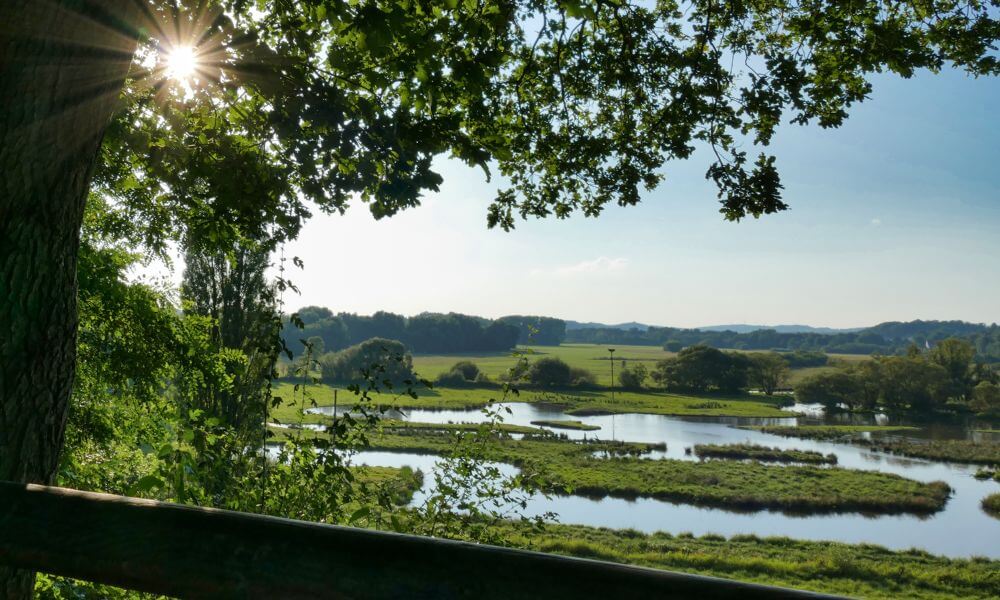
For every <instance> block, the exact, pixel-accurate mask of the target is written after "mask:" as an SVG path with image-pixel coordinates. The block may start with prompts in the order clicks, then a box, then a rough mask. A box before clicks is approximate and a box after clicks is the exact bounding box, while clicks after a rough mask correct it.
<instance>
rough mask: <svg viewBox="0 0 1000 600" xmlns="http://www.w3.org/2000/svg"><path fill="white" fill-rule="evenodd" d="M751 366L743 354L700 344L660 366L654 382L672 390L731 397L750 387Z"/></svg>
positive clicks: (657, 367) (657, 366)
mask: <svg viewBox="0 0 1000 600" xmlns="http://www.w3.org/2000/svg"><path fill="white" fill-rule="evenodd" d="M749 363H750V361H749V359H748V358H747V357H746V356H744V355H743V354H740V353H735V352H722V351H720V350H716V349H715V348H711V347H709V346H705V345H700V344H699V345H695V346H689V347H687V348H684V349H683V350H681V351H680V352H678V353H677V356H674V357H671V358H666V359H664V360H661V361H659V362H658V363H656V368H655V369H654V370H653V373H652V378H653V381H656V382H657V383H659V384H660V385H662V386H663V387H665V388H666V389H668V390H691V391H696V392H702V391H709V390H711V391H718V392H729V393H731V392H736V391H738V390H739V389H741V388H743V387H744V386H745V385H746V383H747V374H748V370H749Z"/></svg>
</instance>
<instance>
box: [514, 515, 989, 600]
mask: <svg viewBox="0 0 1000 600" xmlns="http://www.w3.org/2000/svg"><path fill="white" fill-rule="evenodd" d="M511 529H512V532H511V534H510V536H509V538H510V540H511V541H510V544H511V545H513V546H516V547H520V548H527V549H529V550H536V551H541V552H554V553H557V554H566V555H569V556H577V557H580V558H589V559H596V560H607V561H613V562H620V563H625V564H633V565H638V566H643V567H652V568H656V569H666V570H669V571H682V572H686V573H698V574H702V575H710V576H714V577H725V578H727V579H739V580H743V581H754V582H757V583H763V584H770V585H778V586H783V587H791V588H796V589H802V590H811V591H816V592H825V593H831V594H838V595H843V596H848V597H852V598H873V599H875V598H877V599H883V600H896V599H897V598H918V599H925V600H931V599H940V600H946V599H950V598H982V599H984V600H985V599H986V598H995V597H997V596H998V595H1000V578H998V576H997V573H998V572H1000V561H996V560H988V559H984V558H971V559H970V558H945V557H941V556H934V555H931V554H928V553H926V552H922V551H920V550H906V551H898V550H887V549H885V548H883V547H881V546H876V545H873V544H843V543H839V542H816V541H805V540H793V539H789V538H786V537H764V538H761V537H757V536H755V535H736V536H733V537H731V538H729V539H726V538H724V537H722V536H718V535H704V536H702V537H700V538H699V537H694V536H693V535H691V534H683V533H682V534H680V535H677V534H671V533H667V532H657V533H648V534H647V533H641V532H639V531H635V530H632V529H625V530H621V529H619V530H616V529H606V528H603V527H602V528H597V527H585V526H582V525H560V524H556V525H547V526H546V528H545V531H544V532H542V533H538V532H535V531H532V530H530V529H528V528H522V527H517V526H512V527H511Z"/></svg>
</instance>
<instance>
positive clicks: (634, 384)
mask: <svg viewBox="0 0 1000 600" xmlns="http://www.w3.org/2000/svg"><path fill="white" fill-rule="evenodd" d="M648 375H649V371H648V370H647V369H646V365H644V364H642V363H636V364H635V365H634V366H632V367H622V370H621V373H619V374H618V383H619V384H620V385H621V386H622V388H624V389H626V390H638V389H642V384H643V382H645V381H646V377H647V376H648Z"/></svg>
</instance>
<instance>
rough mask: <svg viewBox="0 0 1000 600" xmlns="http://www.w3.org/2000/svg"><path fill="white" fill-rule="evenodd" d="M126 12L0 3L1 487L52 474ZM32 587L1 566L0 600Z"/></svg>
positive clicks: (57, 3) (119, 81) (80, 4)
mask: <svg viewBox="0 0 1000 600" xmlns="http://www.w3.org/2000/svg"><path fill="white" fill-rule="evenodd" d="M136 10H137V5H136V3H135V2H134V0H109V1H97V0H90V1H88V0H75V1H74V0H0V480H7V481H14V482H22V483H29V482H30V483H44V484H48V483H52V482H53V481H54V478H55V475H56V470H57V468H58V464H59V453H60V451H61V450H62V446H63V433H64V429H65V425H66V415H67V410H68V407H69V399H70V393H71V391H72V388H73V377H74V372H75V360H76V328H77V313H76V310H77V307H76V291H77V280H76V262H77V251H78V248H79V241H80V226H81V221H82V218H83V209H84V204H85V201H86V198H87V193H88V188H89V185H90V178H91V174H92V172H93V166H94V163H95V161H96V157H97V153H98V150H99V148H100V144H101V139H102V137H103V134H104V130H105V128H106V127H107V124H108V122H109V120H110V118H111V115H112V112H113V111H114V108H115V106H116V104H117V102H118V98H119V96H120V94H121V91H122V87H123V85H124V81H125V78H126V75H127V73H128V68H129V65H130V63H131V58H132V55H133V53H134V51H135V43H136V34H135V33H134V31H135V28H134V27H129V26H128V25H126V24H127V23H136V22H137V21H136V19H135V17H136V15H137V13H136ZM0 535H2V532H0ZM33 581H34V574H33V573H30V572H24V571H19V572H15V571H12V570H10V569H4V568H3V567H0V596H2V597H4V598H25V597H30V595H31V588H32V585H33Z"/></svg>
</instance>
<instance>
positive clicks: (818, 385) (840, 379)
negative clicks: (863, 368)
mask: <svg viewBox="0 0 1000 600" xmlns="http://www.w3.org/2000/svg"><path fill="white" fill-rule="evenodd" d="M861 395H862V389H861V382H860V381H858V379H857V378H856V377H854V376H853V375H852V374H851V373H848V372H847V371H833V372H830V373H817V374H815V375H812V376H809V377H806V378H805V379H803V380H802V381H801V382H799V384H798V385H796V386H795V399H796V400H798V401H799V402H802V403H803V404H822V405H823V406H824V408H826V409H827V410H835V409H837V408H838V407H839V406H840V405H841V404H844V405H846V406H847V407H848V408H849V409H852V408H854V407H856V406H858V405H860V404H861Z"/></svg>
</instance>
